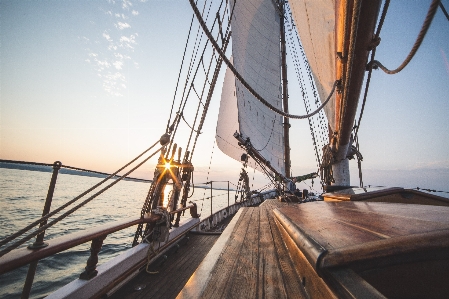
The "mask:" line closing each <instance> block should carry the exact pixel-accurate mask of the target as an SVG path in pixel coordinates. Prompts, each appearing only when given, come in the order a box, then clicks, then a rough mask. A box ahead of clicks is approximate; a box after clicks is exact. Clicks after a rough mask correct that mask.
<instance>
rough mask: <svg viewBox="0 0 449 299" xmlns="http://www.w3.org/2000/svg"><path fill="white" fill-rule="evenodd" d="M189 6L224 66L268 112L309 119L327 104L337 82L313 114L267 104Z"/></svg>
mask: <svg viewBox="0 0 449 299" xmlns="http://www.w3.org/2000/svg"><path fill="white" fill-rule="evenodd" d="M189 2H190V5H191V6H192V9H193V11H194V13H195V15H196V17H197V19H198V22H199V23H200V25H201V27H202V28H203V30H204V33H205V34H206V36H207V37H208V38H209V41H210V42H211V43H212V45H213V46H214V48H215V50H216V51H217V52H218V54H220V57H221V58H222V59H223V61H224V62H225V63H226V65H227V66H228V68H229V69H230V70H231V71H232V73H233V74H234V76H235V77H236V78H237V79H238V80H239V81H240V82H241V83H242V85H243V86H245V87H246V89H248V91H249V92H250V93H251V94H252V95H253V96H254V97H256V99H258V100H259V101H260V102H261V103H262V104H264V105H265V106H267V107H268V108H269V109H270V110H272V111H274V112H276V113H277V114H280V115H282V116H284V117H287V118H292V119H305V118H309V117H311V116H313V115H315V114H317V113H318V112H320V110H321V109H323V107H324V106H325V105H326V104H327V103H328V102H329V100H330V99H331V97H332V95H333V93H334V91H335V87H336V86H337V84H338V82H339V81H338V80H336V81H335V82H334V85H333V87H332V91H331V93H330V95H329V96H328V98H327V99H326V101H324V102H323V104H322V105H321V106H320V107H318V109H316V110H315V111H314V112H312V113H309V114H306V115H294V114H289V113H285V112H284V111H282V110H279V109H277V108H276V107H274V106H273V105H271V104H270V103H268V102H267V101H266V100H265V99H264V98H262V97H261V96H260V95H259V94H258V93H257V92H256V91H255V90H254V89H253V88H252V87H251V86H250V85H249V84H248V82H246V81H245V79H243V77H242V76H241V75H240V73H239V72H238V71H237V70H236V69H235V68H234V66H233V65H232V63H231V62H230V61H229V59H228V58H227V57H226V55H225V54H224V53H223V51H221V49H220V46H219V45H218V44H217V42H216V41H215V40H214V38H213V37H212V34H211V33H210V31H209V29H208V28H207V26H206V24H205V23H204V21H203V18H202V17H201V15H200V12H199V11H198V8H197V6H196V4H195V2H194V0H189Z"/></svg>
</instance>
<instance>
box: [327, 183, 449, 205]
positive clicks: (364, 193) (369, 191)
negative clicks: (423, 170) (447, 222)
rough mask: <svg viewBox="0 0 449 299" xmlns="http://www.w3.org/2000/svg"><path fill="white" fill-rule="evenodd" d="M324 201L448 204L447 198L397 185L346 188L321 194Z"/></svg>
mask: <svg viewBox="0 0 449 299" xmlns="http://www.w3.org/2000/svg"><path fill="white" fill-rule="evenodd" d="M323 197H324V200H325V201H369V202H389V203H407V204H421V205H435V206H449V199H448V198H445V197H441V196H437V195H434V194H429V193H426V192H421V191H418V190H414V189H404V188H399V187H391V188H387V187H371V188H348V189H344V190H339V191H334V192H329V193H325V194H323Z"/></svg>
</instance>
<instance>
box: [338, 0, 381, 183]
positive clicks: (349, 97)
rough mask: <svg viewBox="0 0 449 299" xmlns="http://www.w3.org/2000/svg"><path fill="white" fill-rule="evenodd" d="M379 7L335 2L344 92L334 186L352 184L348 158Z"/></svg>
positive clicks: (356, 1) (359, 0)
mask: <svg viewBox="0 0 449 299" xmlns="http://www.w3.org/2000/svg"><path fill="white" fill-rule="evenodd" d="M380 4H381V1H380V0H372V1H371V0H370V1H363V0H339V1H337V3H336V10H335V13H336V18H335V21H336V22H335V25H336V28H335V29H336V30H335V32H336V48H337V49H336V50H337V56H338V57H339V59H337V60H336V77H337V79H340V80H341V90H340V91H339V92H338V93H337V96H336V101H335V122H336V123H335V131H334V132H333V133H334V134H333V137H334V138H335V140H334V141H335V148H334V152H335V156H334V159H335V163H334V164H333V165H332V171H333V175H334V180H335V183H334V184H335V185H340V186H349V185H350V175H349V160H348V158H347V155H348V152H349V151H350V150H351V132H352V127H353V125H354V119H355V114H356V112H357V105H358V100H359V96H360V92H361V89H362V84H363V77H364V75H365V68H366V63H367V61H368V54H369V52H370V49H371V48H372V44H373V40H372V39H373V37H374V29H375V26H376V20H377V16H378V13H379V9H380ZM331 144H332V143H331Z"/></svg>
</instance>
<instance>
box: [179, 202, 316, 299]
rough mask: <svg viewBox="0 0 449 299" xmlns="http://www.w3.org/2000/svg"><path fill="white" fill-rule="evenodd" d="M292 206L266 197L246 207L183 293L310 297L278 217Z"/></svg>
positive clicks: (224, 296)
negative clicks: (278, 210)
mask: <svg viewBox="0 0 449 299" xmlns="http://www.w3.org/2000/svg"><path fill="white" fill-rule="evenodd" d="M287 205H288V204H286V203H280V202H277V201H275V200H267V201H265V202H264V203H263V204H262V205H260V206H259V207H256V208H244V209H241V211H239V213H240V215H239V217H238V219H237V220H236V223H235V224H234V225H232V223H231V225H230V227H229V229H230V230H231V229H232V232H229V231H228V233H229V237H228V240H227V242H225V244H224V246H221V248H218V250H217V251H215V250H214V249H212V250H211V252H210V253H209V255H212V257H211V259H209V260H208V258H206V260H205V261H203V263H202V264H201V265H200V267H199V268H198V269H197V271H196V272H195V274H194V275H193V276H192V278H191V279H190V280H189V282H188V283H187V284H186V287H185V288H184V289H183V291H182V292H181V293H180V294H179V296H178V298H308V297H307V296H306V294H305V291H304V288H303V286H302V282H301V280H300V279H299V276H298V273H297V271H296V269H295V266H294V264H293V262H292V260H291V259H290V255H289V252H288V250H287V248H286V246H285V244H284V242H283V240H282V237H281V234H280V231H279V229H278V228H277V226H276V224H275V219H274V216H273V209H275V208H276V207H283V206H287ZM225 233H226V231H225ZM217 243H218V242H217ZM208 257H209V256H208ZM210 262H212V263H213V264H212V265H210V264H208V263H210ZM201 272H206V275H204V273H201Z"/></svg>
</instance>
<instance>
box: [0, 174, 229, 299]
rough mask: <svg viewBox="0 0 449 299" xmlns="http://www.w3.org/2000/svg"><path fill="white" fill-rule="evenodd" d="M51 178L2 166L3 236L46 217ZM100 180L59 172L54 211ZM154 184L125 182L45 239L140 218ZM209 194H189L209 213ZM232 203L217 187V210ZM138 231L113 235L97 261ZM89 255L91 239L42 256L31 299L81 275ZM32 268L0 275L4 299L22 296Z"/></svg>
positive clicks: (0, 204)
mask: <svg viewBox="0 0 449 299" xmlns="http://www.w3.org/2000/svg"><path fill="white" fill-rule="evenodd" d="M50 178H51V172H43V171H30V170H23V169H22V170H21V169H7V168H0V240H1V239H4V238H5V237H6V236H9V235H10V234H12V233H14V232H16V231H18V230H19V229H21V228H24V227H25V226H26V225H28V224H30V223H31V222H33V221H34V220H36V219H39V218H40V217H41V216H42V210H43V207H44V203H45V198H46V195H47V191H48V186H49V182H50ZM101 180H102V179H101V178H98V177H89V176H79V175H71V174H63V173H60V174H59V175H58V179H57V184H56V189H55V192H54V196H53V202H52V209H51V210H53V209H55V208H57V207H59V206H61V205H63V204H64V203H66V202H67V201H69V200H71V199H73V198H74V197H76V196H77V195H79V194H80V193H82V192H83V191H85V190H87V189H88V188H90V187H92V186H93V185H95V184H97V183H98V182H100V181H101ZM108 182H110V181H108ZM102 186H103V185H102ZM149 187H150V183H149V182H136V181H121V182H119V183H118V184H116V185H115V186H114V187H112V188H111V189H109V190H107V191H106V192H105V193H103V194H101V195H100V196H99V197H98V198H96V199H94V200H93V201H91V202H90V203H88V204H87V205H86V206H84V207H82V208H80V209H79V210H78V211H76V212H75V213H74V214H72V215H70V216H68V217H67V218H65V219H64V220H62V221H61V222H59V223H57V224H56V225H55V226H53V227H51V228H49V229H48V230H47V231H46V233H45V239H52V238H55V237H58V236H61V235H64V234H70V233H73V232H76V231H80V230H84V229H86V228H91V227H94V226H98V225H102V224H104V223H107V222H111V221H117V220H120V219H124V218H128V217H134V216H137V217H138V216H140V211H141V209H142V205H143V202H144V200H145V198H146V194H147V192H148V189H149ZM234 195H235V192H232V191H231V194H230V199H231V203H232V202H233V200H234ZM209 196H210V189H202V188H195V193H194V194H193V196H192V198H190V200H192V201H193V202H196V203H197V205H198V210H199V211H200V213H202V214H203V215H205V216H208V215H209V214H210V205H211V200H210V198H209ZM84 198H87V197H84ZM227 204H228V193H227V191H226V190H213V205H212V208H213V211H214V212H215V211H218V210H220V209H222V208H224V207H226V206H227ZM63 211H65V210H63ZM58 215H60V213H59V214H57V216H58ZM184 217H190V214H189V213H188V212H186V216H184ZM135 229H136V226H134V227H130V228H128V229H124V230H122V231H119V232H116V233H114V234H111V235H108V236H107V238H106V239H105V240H104V242H103V247H102V249H101V251H100V254H99V262H98V263H99V264H102V263H105V262H107V261H108V260H110V259H111V258H113V257H115V256H117V255H119V254H120V253H121V252H123V251H125V250H127V249H129V248H131V243H132V241H133V238H134V233H135ZM33 241H34V239H32V240H30V241H29V242H27V243H26V244H25V245H22V247H24V246H27V245H29V244H31V243H33ZM4 248H5V247H2V248H0V249H4ZM89 255H90V242H88V243H85V244H82V245H79V246H77V247H74V248H72V249H70V250H67V251H64V252H61V253H59V254H57V255H54V256H51V257H48V258H45V259H43V260H40V261H39V264H38V267H37V272H36V275H35V279H34V284H33V288H32V290H31V296H30V298H42V297H44V296H46V295H48V294H50V293H51V292H53V291H55V290H56V289H58V288H60V287H62V286H64V285H65V284H67V283H69V282H71V281H73V280H74V279H76V278H78V276H79V274H80V273H81V272H83V270H84V267H85V266H86V261H87V259H88V258H89ZM27 271H28V266H24V267H21V268H19V269H16V270H14V271H11V272H9V273H6V274H3V275H0V298H20V295H21V293H22V289H23V285H24V282H25V277H26V275H27Z"/></svg>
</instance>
